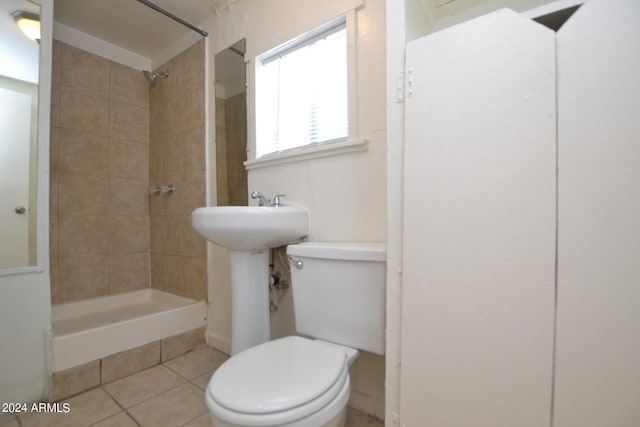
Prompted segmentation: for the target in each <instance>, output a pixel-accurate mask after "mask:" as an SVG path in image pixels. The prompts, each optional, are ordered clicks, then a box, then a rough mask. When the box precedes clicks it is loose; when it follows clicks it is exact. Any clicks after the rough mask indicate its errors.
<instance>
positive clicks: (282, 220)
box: [191, 205, 309, 251]
mask: <svg viewBox="0 0 640 427" xmlns="http://www.w3.org/2000/svg"><path fill="white" fill-rule="evenodd" d="M308 218H309V211H308V210H307V208H305V207H303V206H298V205H284V206H279V207H266V206H217V207H206V208H197V209H196V210H194V211H193V213H192V214H191V221H192V224H193V228H194V229H195V230H196V231H197V232H198V233H199V234H200V235H201V236H202V237H204V238H205V239H207V240H209V241H210V242H212V243H215V244H216V245H219V246H223V247H225V248H227V249H230V250H236V251H247V250H258V249H267V248H277V247H279V246H283V245H286V244H289V243H297V242H300V241H302V240H304V238H305V237H306V236H307V233H308V232H309V225H308V224H309V220H308Z"/></svg>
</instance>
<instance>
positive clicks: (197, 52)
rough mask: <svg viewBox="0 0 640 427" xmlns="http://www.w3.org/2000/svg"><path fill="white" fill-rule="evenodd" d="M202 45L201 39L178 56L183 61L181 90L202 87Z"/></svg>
mask: <svg viewBox="0 0 640 427" xmlns="http://www.w3.org/2000/svg"><path fill="white" fill-rule="evenodd" d="M204 45H205V43H204V39H202V40H200V41H199V42H198V43H196V44H194V45H193V46H191V47H190V48H189V49H187V50H185V51H184V52H183V53H181V54H180V55H181V56H182V60H183V66H182V75H181V76H180V77H181V81H180V86H181V88H182V89H191V88H193V87H202V86H203V85H204Z"/></svg>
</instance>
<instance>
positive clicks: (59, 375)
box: [51, 360, 100, 402]
mask: <svg viewBox="0 0 640 427" xmlns="http://www.w3.org/2000/svg"><path fill="white" fill-rule="evenodd" d="M99 385H100V361H99V360H95V361H93V362H89V363H85V364H84V365H80V366H76V367H73V368H71V369H67V370H64V371H60V372H54V373H53V375H52V377H51V401H52V402H57V401H59V400H61V399H64V398H67V397H69V396H73V395H74V394H78V393H80V392H83V391H85V390H89V389H90V388H93V387H97V386H99Z"/></svg>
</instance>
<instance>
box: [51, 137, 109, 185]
mask: <svg viewBox="0 0 640 427" xmlns="http://www.w3.org/2000/svg"><path fill="white" fill-rule="evenodd" d="M59 140H60V152H59V158H58V168H59V170H60V172H62V173H79V174H85V175H100V176H106V175H107V173H108V170H109V145H108V139H107V138H106V137H104V136H100V135H96V134H92V133H89V132H78V131H73V130H69V129H60V132H59Z"/></svg>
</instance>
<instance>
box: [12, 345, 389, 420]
mask: <svg viewBox="0 0 640 427" xmlns="http://www.w3.org/2000/svg"><path fill="white" fill-rule="evenodd" d="M227 357H228V356H226V355H225V354H223V353H220V352H218V351H216V350H214V349H212V348H209V347H206V348H203V349H201V350H196V351H193V352H191V353H187V354H185V355H184V356H181V357H178V358H176V359H173V360H170V361H168V362H165V363H163V364H161V365H156V366H154V367H152V368H149V369H147V370H144V371H142V372H138V373H136V374H133V375H130V376H128V377H125V378H122V379H119V380H117V381H114V382H112V383H109V384H105V385H103V386H101V387H97V388H94V389H92V390H89V391H86V392H84V393H81V394H79V395H76V396H73V397H71V398H69V399H65V400H64V401H63V402H66V403H68V404H69V409H70V411H69V412H68V413H27V414H20V415H18V416H15V415H6V414H2V416H0V427H20V426H22V427H57V426H60V427H87V426H95V427H129V426H131V427H136V426H143V427H162V426H167V427H178V426H185V427H201V426H212V425H213V424H212V422H211V420H210V419H209V412H208V410H207V406H206V405H205V403H204V396H203V391H204V389H205V387H206V386H207V383H208V381H209V378H211V375H212V374H213V371H214V370H215V369H216V368H217V367H218V366H220V364H222V362H224V361H225V360H226V359H227ZM61 408H62V407H61ZM382 426H383V423H382V422H381V421H380V420H377V419H375V418H373V417H371V416H368V415H366V414H363V413H361V412H357V411H354V410H351V409H350V410H349V411H348V413H347V427H382Z"/></svg>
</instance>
